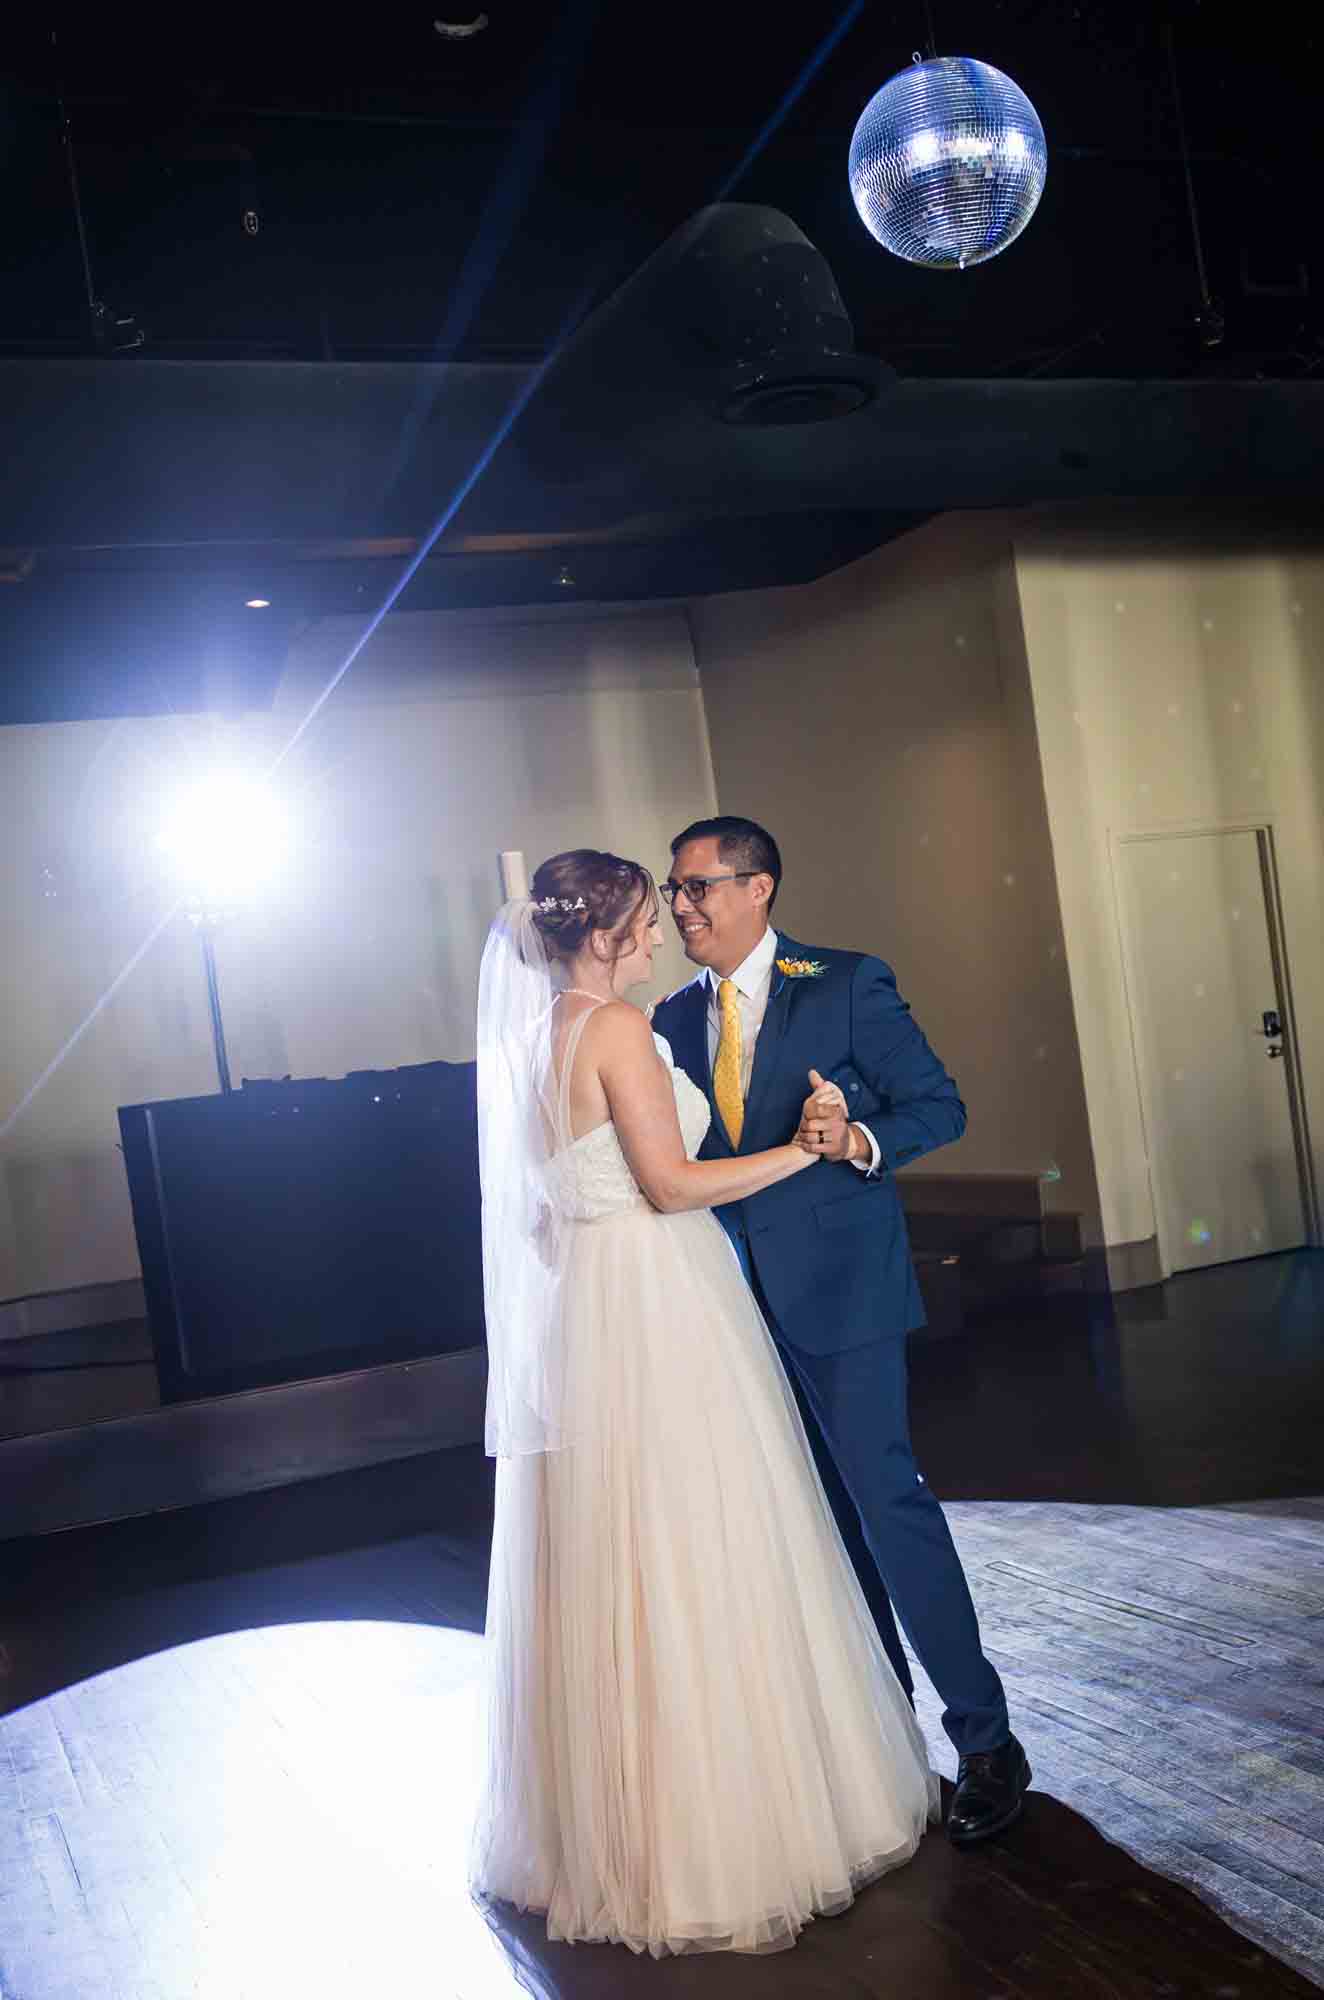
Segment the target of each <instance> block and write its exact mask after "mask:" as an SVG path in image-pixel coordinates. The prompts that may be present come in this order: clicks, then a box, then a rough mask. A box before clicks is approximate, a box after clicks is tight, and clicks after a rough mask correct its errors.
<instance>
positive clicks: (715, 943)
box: [671, 835, 772, 979]
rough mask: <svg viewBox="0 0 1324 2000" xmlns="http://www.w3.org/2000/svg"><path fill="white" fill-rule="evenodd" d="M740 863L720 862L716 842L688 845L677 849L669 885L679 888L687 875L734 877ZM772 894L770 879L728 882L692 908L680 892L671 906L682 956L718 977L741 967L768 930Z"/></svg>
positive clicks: (712, 839)
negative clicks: (709, 968)
mask: <svg viewBox="0 0 1324 2000" xmlns="http://www.w3.org/2000/svg"><path fill="white" fill-rule="evenodd" d="M739 867H740V862H739V860H738V859H729V858H728V859H727V860H723V858H722V856H721V855H720V854H719V853H718V851H717V839H716V837H715V836H713V835H710V836H709V837H708V838H706V839H704V840H687V841H686V843H685V845H684V846H683V847H680V848H677V850H676V853H675V855H674V856H673V858H672V863H671V880H672V881H673V882H683V881H685V880H686V878H687V877H689V876H691V875H733V874H734V873H735V871H736V870H737V869H738V868H739ZM771 894H772V877H771V875H748V876H744V877H743V878H740V879H738V880H735V881H731V882H716V883H714V884H712V886H711V887H710V888H709V890H708V892H707V894H706V895H705V896H704V898H703V900H702V902H699V903H695V902H692V901H691V899H690V897H689V896H688V895H687V894H686V893H685V891H684V890H683V889H681V890H678V891H677V893H676V896H675V898H674V900H673V902H672V905H671V914H672V917H673V918H674V920H675V924H676V929H677V930H678V931H679V932H680V938H681V943H682V944H683V945H684V947H685V956H686V958H688V959H689V960H690V961H691V962H692V963H693V964H695V965H710V966H711V967H712V969H713V971H714V972H715V973H717V974H718V975H719V977H721V978H723V979H725V978H726V977H727V975H728V974H729V973H732V972H734V971H735V969H736V967H737V966H738V965H742V964H743V963H744V961H745V960H746V959H747V958H748V957H749V954H750V953H751V951H753V949H754V947H755V945H756V944H757V943H758V941H759V939H760V938H761V937H762V936H763V933H764V931H765V930H766V929H767V928H768V898H769V897H770V896H771Z"/></svg>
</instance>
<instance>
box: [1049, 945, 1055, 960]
mask: <svg viewBox="0 0 1324 2000" xmlns="http://www.w3.org/2000/svg"><path fill="white" fill-rule="evenodd" d="M1048 956H1049V958H1056V957H1057V946H1056V945H1055V944H1050V945H1049V947H1048Z"/></svg>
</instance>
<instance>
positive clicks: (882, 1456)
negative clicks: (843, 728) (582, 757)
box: [471, 818, 1030, 1956]
mask: <svg viewBox="0 0 1324 2000" xmlns="http://www.w3.org/2000/svg"><path fill="white" fill-rule="evenodd" d="M672 857H673V858H672V867H671V873H670V876H669V878H668V879H667V881H666V882H664V883H663V884H662V888H661V894H662V896H664V897H665V898H666V900H667V902H668V903H669V905H670V908H671V914H672V917H673V918H674V920H675V922H676V925H677V927H678V929H679V931H680V935H681V937H682V939H683V942H684V947H685V951H686V954H687V956H688V957H689V959H690V960H691V961H692V963H693V964H694V965H696V966H697V967H698V968H699V971H698V974H697V976H696V978H694V979H693V980H692V981H691V982H690V983H689V984H688V985H687V986H685V987H683V988H681V990H680V991H679V992H677V993H674V994H672V995H671V996H670V998H669V999H667V1000H664V1001H662V1002H661V1003H660V1004H659V1005H658V1006H657V1007H656V1009H655V1010H654V1012H653V1018H652V1023H651V1025H650V1023H649V1021H648V1019H647V1018H646V1017H645V1015H644V1014H643V1013H641V1012H640V1011H639V1009H638V1008H637V1007H635V1006H633V1005H631V1004H628V1003H623V1002H622V998H621V996H622V995H623V994H624V993H625V992H626V991H627V990H628V989H629V988H630V987H632V986H635V985H637V984H639V983H642V982H644V981H646V980H647V979H648V978H649V976H650V972H651V967H652V959H653V953H654V951H655V949H656V948H657V947H658V946H659V945H660V944H661V942H662V936H661V932H660V930H659V928H658V923H659V917H660V914H661V912H660V906H659V902H658V892H657V890H656V888H655V886H654V884H653V881H652V878H651V877H650V875H649V874H648V872H647V870H646V869H644V868H643V867H642V866H640V865H639V864H637V863H635V862H630V861H624V860H621V859H619V858H618V857H616V856H614V855H610V854H603V853H598V852H596V851H594V850H576V851H574V852H572V853H568V854H561V855H557V856H555V857H554V858H553V859H551V860H549V861H546V862H544V863H543V865H542V866H541V867H540V868H539V869H538V871H537V874H536V876H535V877H534V882H533V892H532V895H531V896H530V897H528V898H521V899H516V900H515V901H513V902H510V903H508V904H507V905H506V906H505V908H504V909H503V910H502V911H501V912H500V914H499V915H498V917H497V919H496V921H495V923H494V924H493V927H492V930H491V933H490V935H489V938H488V943H487V947H486V950H485V952H484V956H483V964H482V971H481V974H480V981H479V1021H478V1088H479V1136H480V1163H481V1174H482V1188H483V1254H484V1287H485V1303H486V1311H487V1332H488V1360H489V1375H488V1405H487V1448H488V1450H489V1452H490V1453H492V1454H493V1455H494V1456H495V1457H496V1459H497V1461H498V1462H497V1469H496V1478H497V1486H496V1515H495V1524H494V1534H493V1546H492V1562H491V1575H490V1584H489V1597H488V1623H487V1630H488V1641H489V1648H488V1672H489V1683H488V1730H487V1747H486V1768H485V1776H484V1783H483V1789H482V1794H481V1799H480V1806H479V1812H478V1816H477V1821H476V1825H475V1831H474V1845H473V1858H472V1864H471V1881H472V1884H473V1887H474V1889H475V1891H476V1892H477V1893H479V1894H480V1895H481V1896H483V1897H485V1898H495V1899H499V1900H503V1901H508V1902H512V1903H514V1904H516V1905H517V1906H518V1907H520V1908H521V1909H525V1910H534V1911H538V1912H545V1913H546V1919H547V1930H548V1934H549V1936H550V1937H552V1938H563V1939H568V1940H572V1941H579V1940H585V1941H586V1940H590V1939H601V1940H612V1941H617V1942H623V1943H625V1944H628V1945H630V1946H631V1947H632V1948H633V1949H634V1950H636V1951H645V1950H646V1951H649V1952H652V1953H653V1954H654V1955H655V1956H660V1955H661V1954H663V1953H665V1952H680V1951H693V1950H719V1949H727V1950H741V1951H760V1950H763V1951H766V1950H774V1949H777V1948H780V1947H784V1946H787V1945H790V1944H793V1943H794V1942H795V1938H796V1935H797V1933H798V1932H799V1930H800V1929H801V1928H802V1927H803V1925H804V1924H805V1923H806V1922H807V1921H808V1920H809V1919H810V1918H811V1917H813V1916H815V1915H821V1914H826V1913H830V1912H834V1911H838V1910H841V1909H844V1908H845V1907H846V1906H847V1905H848V1904H849V1903H850V1902H851V1901H852V1899H853V1897H854V1895H855V1893H856V1892H857V1890H858V1889H859V1888H860V1887H861V1886H862V1885H863V1884H864V1883H866V1882H868V1881H871V1880H872V1879H874V1878H875V1877H876V1876H879V1875H881V1874H883V1873H885V1872H886V1871H887V1870H889V1869H892V1868H895V1867H898V1866H900V1865H901V1864H902V1863H904V1862H905V1861H907V1860H909V1859H910V1858H911V1856H912V1855H913V1854H914V1852H915V1850H916V1848H917V1846H918V1844H919V1841H920V1839H921V1837H922V1835H923V1833H924V1830H925V1827H926V1825H927V1824H928V1823H929V1822H930V1821H933V1820H936V1819H937V1818H938V1817H939V1813H940V1806H939V1792H938V1784H937V1780H936V1778H935V1776H934V1775H933V1773H932V1771H931V1770H930V1768H929V1764H928V1759H927V1756H926V1753H925V1746H924V1742H923V1738H922V1736H921V1733H920V1729H919V1726H918V1724H917V1722H916V1720H915V1715H914V1712H913V1703H912V1700H911V1695H912V1685H913V1684H912V1681H911V1676H910V1670H909V1666H908V1663H907V1659H906V1654H905V1651H904V1649H903V1647H902V1645H901V1642H900V1638H899V1636H898V1632H897V1620H898V1619H899V1620H900V1623H901V1625H902V1626H903V1627H904V1629H905V1631H906V1634H907V1636H908V1638H909V1640H910V1643H911V1646H912V1648H913V1650H914V1652H915V1654H916V1655H917V1657H918V1658H919V1660H920V1662H921V1663H922V1665H923V1666H924V1668H925V1671H926V1672H927V1673H928V1675H929V1676H930V1678H931V1680H932V1681H933V1683H934V1685H935V1687H936V1688H937V1689H938V1691H939V1693H940V1694H941V1696H942V1698H943V1701H944V1704H945V1712H944V1715H943V1722H944V1726H945V1728H946V1730H947V1732H948V1734H949V1736H950V1737H951V1739H952V1742H953V1743H954V1745H955V1747H956V1750H957V1752H958V1756H959V1771H958V1782H957V1786H956V1791H955V1794H954V1797H953V1800H952V1804H951V1807H950V1809H949V1813H948V1820H947V1831H948V1834H949V1836H950V1838H951V1839H952V1840H953V1841H955V1842H956V1843H957V1844H958V1845H968V1844H971V1843H974V1842H977V1841H979V1840H982V1839H985V1838H987V1837H988V1836H989V1835H991V1834H994V1833H996V1832H998V1831H999V1830H1000V1829H1001V1828H1002V1827H1004V1826H1006V1825H1007V1824H1009V1823H1010V1821H1011V1820H1012V1819H1014V1818H1015V1816H1016V1814H1017V1813H1018V1812H1019V1810H1020V1807H1021V1802H1022V1799H1023V1796H1024V1792H1025V1789H1026V1786H1027V1785H1028V1783H1029V1779H1030V1771H1029V1766H1028V1764H1027V1762H1026V1760H1025V1755H1024V1752H1023V1750H1022V1749H1021V1746H1020V1745H1019V1743H1018V1742H1017V1741H1016V1739H1015V1738H1014V1737H1013V1736H1012V1735H1011V1733H1010V1729H1009V1726H1008V1720H1007V1708H1006V1701H1005V1698H1004V1695H1003V1690H1002V1687H1001V1684H1000V1682H999V1679H998V1676H997V1673H996V1672H995V1670H994V1669H993V1667H992V1666H991V1665H990V1664H989V1662H988V1661H987V1660H986V1659H985V1657H984V1654H983V1651H982V1648H981V1644H980V1638H979V1630H978V1626H977V1623H976V1618H975V1612H974V1608H973V1605H972V1604H971V1601H970V1594H969V1590H968V1588H967V1585H966V1581H965V1577H964V1575H963V1573H962V1570H961V1566H960V1561H959V1558H958V1556H957V1554H956V1551H955V1548H954V1546H953V1544H952V1540H951V1536H950V1533H949V1531H948V1528H947V1524H946V1522H945V1520H944V1518H943V1515H942V1511H941V1509H940V1507H939V1505H938V1502H937V1501H936V1500H935V1499H934V1497H933V1495H932V1494H931V1493H930V1492H929V1489H928V1487H927V1486H926V1485H925V1483H924V1480H923V1477H922V1475H921V1474H920V1473H919V1471H918V1469H917V1468H916V1465H915V1461H914V1458H913V1456H912V1454H911V1449H910V1443H909V1427H908V1419H907V1409H906V1360H905V1344H906V1343H905V1336H906V1333H907V1332H908V1331H909V1330H910V1329H911V1328H913V1327H915V1326H918V1325H920V1324H921V1323H922V1319H923V1311H922V1307H921V1304H920V1299H919V1294H918V1290H917V1286H916V1282H915V1276H914V1271H913V1268H912V1265H911V1260H910V1254H909V1249H908V1246H907V1241H906V1235H905V1227H904V1222H903V1219H902V1214H901V1206H900V1201H899V1198H898V1195H897V1190H896V1185H895V1182H894V1180H893V1178H892V1170H893V1169H894V1168H896V1167H898V1166H900V1165H902V1164H904V1163H905V1162H906V1161H907V1160H912V1159H916V1158H918V1157H919V1156H920V1155H921V1154H923V1153H926V1152H928V1151H929V1150H930V1149H931V1148H932V1147H935V1146H940V1145H943V1144H945V1143H946V1142H948V1141H949V1140H952V1139H955V1138H957V1137H958V1136H959V1135H960V1133H961V1131H962V1129H963V1127H964V1123H965V1112H964V1108H963V1106H962V1104H961V1102H960V1099H959V1098H958V1096H957V1093H956V1088H955V1085H954V1084H953V1082H952V1080H951V1078H950V1077H949V1076H948V1075H947V1073H946V1071H945V1070H944V1069H943V1067H942V1065H941V1063H940V1062H939V1061H938V1060H937V1058H936V1056H935V1055H934V1054H933V1051H932V1050H931V1049H930V1048H929V1046H928V1043H927V1042H926V1041H925V1039H924V1037H923V1035H922V1034H921V1033H920V1031H919V1029H918V1028H917V1026H916V1025H915V1023H914V1022H913V1021H912V1020H911V1018H910V1014H909V1010H908V1008H907V1007H906V1005H905V1002H904V1001H903V1000H902V999H901V998H900V996H899V994H898V992H897V989H896V985H895V982H894V980H893V977H892V974H891V973H890V971H889V970H888V968H887V967H886V966H885V965H884V964H883V963H882V962H881V961H880V960H879V959H876V958H870V957H867V956H864V955H861V954H860V953H856V952H848V951H826V950H821V949H820V950H813V951H809V950H807V949H805V948H804V947H802V946H800V945H799V944H797V943H795V942H794V940H792V939H791V938H790V937H788V936H787V935H786V934H785V933H782V932H778V931H777V930H776V929H775V928H774V926H773V924H772V922H771V914H772V908H773V904H774V902H775V899H776V894H777V888H778V884H779V882H780V878H781V861H780V856H779V854H778V851H777V846H776V843H775V842H774V841H773V839H772V837H771V836H770V835H769V834H768V833H767V832H766V831H765V830H764V829H763V828H761V827H759V826H757V825H755V824H754V823H753V822H752V821H747V820H736V819H731V818H721V819H712V820H705V821H701V822H699V823H697V824H696V825H694V826H691V827H689V828H688V829H687V830H686V831H685V832H684V833H682V834H680V835H679V836H678V837H677V839H676V840H675V842H673V845H672ZM807 1090H808V1093H809V1094H808V1096H806V1091H807ZM733 1251H734V1253H735V1254H734V1255H733V1254H732V1252H733Z"/></svg>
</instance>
